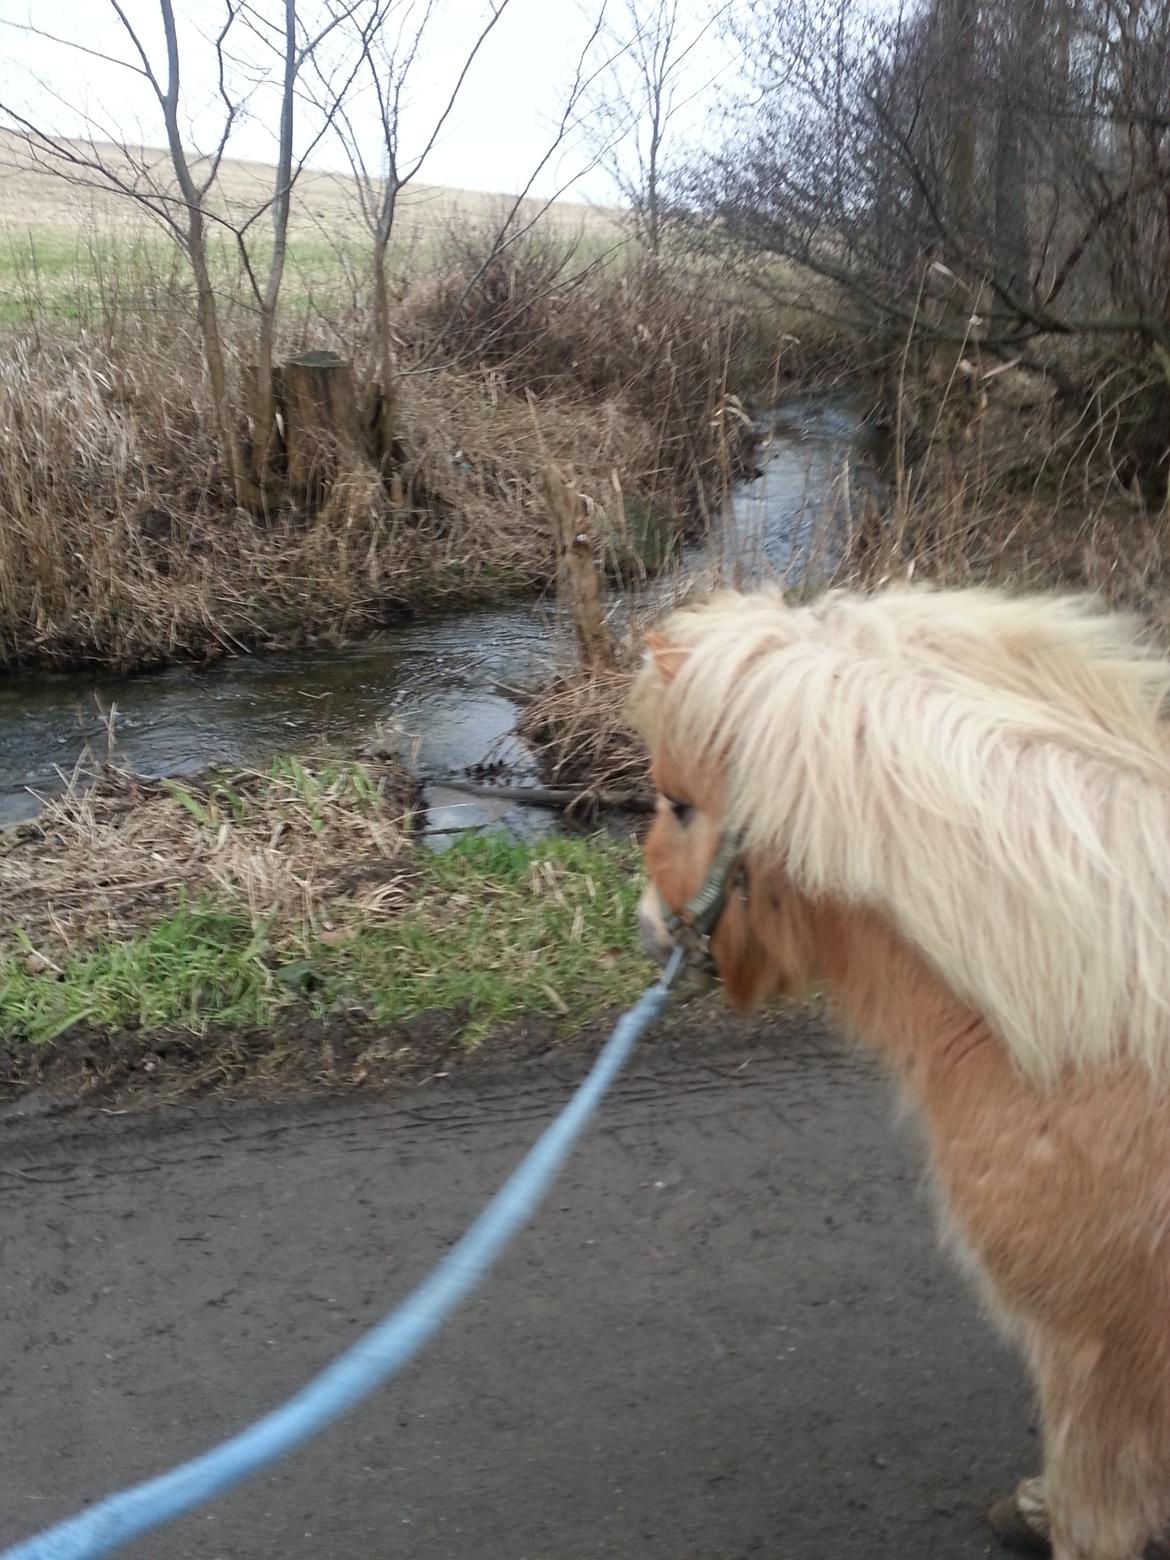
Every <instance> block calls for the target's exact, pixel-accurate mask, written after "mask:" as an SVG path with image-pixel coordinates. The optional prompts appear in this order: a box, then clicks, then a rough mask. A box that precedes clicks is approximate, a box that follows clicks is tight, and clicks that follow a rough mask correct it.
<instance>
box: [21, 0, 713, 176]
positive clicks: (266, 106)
mask: <svg viewBox="0 0 1170 1560" xmlns="http://www.w3.org/2000/svg"><path fill="white" fill-rule="evenodd" d="M401 3H402V6H403V10H404V13H405V11H406V10H408V9H409V5H410V0H401ZM587 3H588V0H509V5H508V7H507V10H506V12H505V14H504V16H503V18H502V20H501V21H500V22H499V23H498V25H497V27H496V28H495V30H494V31H493V33H492V35H491V37H490V39H489V41H488V43H487V44H486V45H485V47H484V49H483V51H482V52H481V53H480V55H479V56H478V57H477V59H476V62H475V65H474V66H473V68H472V71H471V74H470V75H469V77H468V79H467V81H466V83H465V85H464V88H463V91H462V93H461V94H460V98H459V102H458V106H457V108H456V110H455V112H454V113H453V114H452V116H451V118H450V120H449V121H448V123H447V126H446V129H445V131H444V134H443V136H442V139H441V141H440V142H439V144H438V145H437V146H436V147H435V149H434V151H433V153H432V154H431V156H430V158H429V159H428V162H427V164H426V167H425V170H424V172H423V173H422V174H421V175H420V178H422V179H423V180H424V181H425V182H426V183H428V184H446V185H454V186H462V187H465V188H470V189H478V190H488V191H507V192H511V191H515V190H517V189H519V188H520V187H521V186H522V185H523V184H524V183H526V182H527V180H528V178H529V177H530V174H531V172H532V168H533V166H534V163H535V162H536V160H537V159H538V157H539V156H540V154H541V153H542V152H543V150H544V149H545V148H546V147H547V146H548V144H549V139H550V127H551V126H552V125H553V124H554V123H555V122H556V121H558V120H559V119H560V116H561V113H562V109H563V104H564V101H565V94H566V89H567V86H568V83H569V82H570V81H571V80H572V77H573V74H574V71H575V68H576V65H577V61H578V59H579V57H580V55H581V51H582V48H583V47H584V45H585V43H586V41H587V39H588V37H589V34H590V31H591V19H590V16H589V14H587V12H586V9H585V7H586V5H587ZM608 4H609V6H610V9H611V12H612V13H613V15H614V16H615V17H617V16H620V14H621V10H622V7H623V5H624V0H608ZM255 5H256V9H257V10H258V11H261V12H264V13H266V14H267V15H269V16H274V15H276V14H277V13H279V12H280V11H281V10H282V7H281V6H280V5H278V4H277V3H275V0H255ZM122 6H123V9H124V11H125V13H126V15H127V17H128V18H129V19H130V21H131V22H132V24H133V25H134V26H135V28H136V29H138V30H139V32H140V35H141V37H142V38H143V40H144V42H145V44H146V46H147V48H148V51H149V52H150V53H151V55H152V56H153V57H154V58H156V59H158V60H159V62H160V65H161V64H162V63H163V61H164V56H163V54H162V47H161V27H160V24H159V9H158V0H122ZM176 8H177V10H178V11H179V12H180V14H181V16H182V21H183V51H182V54H183V72H184V83H183V100H184V105H185V109H186V114H187V123H188V126H189V129H188V135H189V138H190V140H191V141H192V143H193V144H195V145H196V146H198V147H199V149H207V148H208V147H209V146H210V145H213V144H214V140H215V135H216V131H217V128H218V125H219V124H220V122H221V117H220V114H219V112H218V105H217V101H216V73H215V64H214V59H215V56H214V52H213V50H212V49H211V48H210V46H209V44H208V42H207V39H208V38H209V37H210V36H212V35H213V34H214V32H215V30H216V28H217V27H218V25H219V24H220V22H221V21H222V17H223V15H224V0H176ZM421 8H422V6H421V0H416V13H415V14H418V11H420V10H421ZM684 8H689V16H688V20H687V29H688V32H693V31H694V29H695V28H696V27H701V26H702V24H703V22H704V21H705V20H706V19H707V18H708V17H709V15H710V13H711V9H712V7H711V5H710V4H707V5H704V4H703V3H702V0H684ZM316 9H317V7H316V4H315V3H314V0H306V3H305V4H304V5H303V7H302V14H303V15H305V17H306V18H308V19H309V20H311V19H312V16H313V14H314V13H315V12H316ZM484 16H485V0H439V4H438V6H437V8H436V19H435V20H433V21H432V24H431V27H430V29H429V30H428V34H427V37H426V41H425V44H424V47H423V50H422V52H421V53H420V56H419V58H418V60H417V62H416V67H415V70H414V72H413V75H412V90H411V93H410V102H409V107H408V112H407V118H406V124H407V130H408V134H407V137H406V139H407V142H408V145H411V146H413V147H421V144H422V141H423V139H425V136H426V135H427V134H428V133H429V130H430V127H431V125H432V124H433V121H434V116H435V113H436V105H438V104H441V103H442V102H444V101H445V100H446V98H447V97H448V96H449V94H450V91H451V87H452V84H453V83H454V81H455V79H456V77H457V75H458V73H459V70H460V68H461V67H462V65H463V63H464V60H465V58H466V54H467V50H468V47H469V44H470V42H471V40H472V39H474V37H475V36H476V34H477V32H478V31H479V28H480V26H481V24H482V20H483V18H484ZM0 22H4V23H7V24H13V25H8V26H5V27H4V28H3V29H2V30H0V93H2V95H3V99H4V101H6V102H7V103H9V104H13V105H15V106H20V107H26V108H27V110H28V111H29V113H30V114H31V115H32V117H34V119H35V120H36V122H37V123H38V124H45V125H47V126H48V128H50V129H51V130H52V131H53V132H54V133H57V134H62V135H70V134H83V133H85V130H86V126H87V122H88V123H89V124H91V125H94V126H96V127H97V131H96V132H95V133H98V134H99V135H100V134H101V133H102V131H103V129H104V130H108V131H109V132H110V134H111V135H115V134H117V135H119V136H121V138H122V139H124V140H126V141H132V142H136V143H139V144H143V145H148V146H157V145H161V144H162V141H163V133H162V125H161V120H160V116H159V111H158V108H157V105H156V104H154V102H153V101H152V98H151V95H150V92H149V89H148V88H147V87H146V85H145V83H143V82H142V80H141V78H140V77H138V76H136V75H134V74H133V73H131V72H129V71H127V70H125V69H120V68H119V67H118V65H117V64H115V63H113V62H112V61H107V60H102V59H98V58H95V57H94V54H82V53H80V52H78V51H77V50H76V49H71V48H69V47H67V46H66V44H65V43H54V42H51V41H49V40H48V39H46V38H43V37H38V36H35V35H34V34H31V33H29V32H27V31H25V30H24V25H25V24H28V23H30V22H33V23H35V24H36V25H38V26H40V27H43V28H46V29H48V30H50V31H52V32H54V33H57V34H60V35H61V37H62V38H63V39H68V40H70V41H71V42H73V43H77V44H82V45H84V46H85V47H86V48H88V49H90V50H93V51H95V52H96V53H98V54H105V55H108V56H112V57H116V58H118V59H128V58H132V57H133V56H132V48H131V47H129V46H128V41H127V38H126V34H125V33H124V32H123V30H122V28H121V26H120V24H119V22H118V19H117V16H116V15H115V13H114V11H113V8H112V6H111V5H110V4H109V0H54V3H53V4H46V3H44V0H37V3H34V0H0ZM239 36H240V40H241V41H240V44H239V45H238V48H239V50H240V55H241V57H242V58H243V60H244V63H245V64H246V66H247V67H248V68H249V69H250V70H251V71H252V72H253V73H255V72H256V71H257V70H261V71H265V70H271V69H273V68H274V66H275V61H274V60H273V58H272V57H271V56H269V55H267V54H266V51H265V50H264V49H263V48H262V47H261V46H260V45H258V44H256V43H255V42H254V41H252V42H247V43H245V41H244V34H243V32H242V31H240V33H239ZM594 59H595V60H599V59H600V55H599V54H595V55H594ZM733 71H734V61H732V60H729V57H728V56H727V54H726V53H725V52H724V51H723V50H722V48H721V45H720V44H719V41H718V37H717V34H716V33H715V32H714V31H712V32H710V33H709V34H708V35H707V36H706V37H705V38H704V40H703V45H702V47H701V48H700V49H697V50H695V51H694V53H693V55H692V56H691V59H690V61H689V63H688V75H687V77H686V80H685V82H684V83H683V92H682V95H683V96H686V95H687V94H688V93H690V92H693V91H694V90H695V89H696V88H698V87H701V86H704V85H705V84H706V83H707V82H708V81H710V79H711V78H712V76H714V75H716V74H719V75H721V76H722V77H723V79H727V78H728V77H729V76H730V75H731V74H732V72H733ZM241 79H242V78H241ZM354 113H355V123H356V124H357V125H358V126H359V127H360V129H361V131H362V133H363V135H364V136H365V138H366V145H367V148H368V150H369V153H370V155H371V156H372V159H373V164H374V166H377V161H378V158H377V151H376V145H377V143H376V139H375V135H374V127H373V124H372V120H371V109H370V105H369V103H368V100H367V101H366V102H365V103H363V102H362V100H360V99H359V100H358V101H357V103H356V105H355V111H354ZM273 121H274V98H273V95H272V93H271V91H270V90H268V89H266V88H265V87H264V86H263V85H260V86H259V87H257V88H256V89H255V91H254V94H253V96H252V98H251V101H250V109H249V114H248V116H247V118H246V119H245V120H244V122H243V123H242V124H241V125H240V126H239V128H238V129H237V130H236V132H235V133H234V135H233V137H232V141H231V152H232V155H234V156H236V157H242V158H249V159H255V160H257V161H262V162H269V161H271V160H272V157H273V151H274V141H273V134H272V128H273ZM700 121H701V112H700V107H699V101H698V100H696V101H695V102H694V103H692V104H691V105H690V106H689V107H688V108H687V109H686V110H685V111H684V113H683V114H680V116H679V126H680V129H681V130H682V131H683V133H685V134H690V133H694V132H695V131H696V130H697V128H698V125H699V123H700ZM301 125H302V131H303V134H304V135H307V134H308V133H309V132H310V130H311V128H312V115H311V112H310V111H309V110H308V109H305V110H304V111H303V112H302V116H301ZM311 162H312V165H314V166H317V167H323V168H344V166H345V162H344V154H343V153H342V151H341V148H340V147H339V145H338V144H337V142H336V140H334V139H332V138H327V139H326V140H325V141H323V142H322V143H321V145H320V146H319V148H318V149H317V151H316V152H315V153H314V155H313V157H312V159H311ZM588 163H589V155H588V152H587V150H586V146H585V144H584V139H583V137H582V136H581V135H576V136H574V137H573V138H572V139H571V140H570V142H569V143H568V144H567V145H566V146H565V148H564V149H563V151H562V154H561V155H560V156H559V157H558V158H557V159H555V161H554V162H553V163H551V164H550V165H549V167H548V168H547V169H546V170H545V171H544V173H543V174H542V176H541V177H540V179H539V181H538V183H537V185H536V187H535V193H538V194H542V195H548V194H552V193H554V192H555V191H556V190H557V189H558V188H559V187H560V186H562V185H563V184H565V183H566V182H567V181H569V180H570V179H572V178H573V176H574V175H577V174H579V173H581V170H583V169H585V168H587V166H588ZM572 194H573V195H575V196H576V197H577V198H584V199H592V200H606V199H607V198H609V197H610V196H611V195H612V187H611V185H610V183H609V181H608V179H607V178H606V177H605V176H604V175H603V174H601V173H600V172H599V171H597V170H594V171H592V172H589V173H586V174H585V175H584V176H583V177H581V178H578V179H577V180H576V182H575V183H574V185H573V189H572Z"/></svg>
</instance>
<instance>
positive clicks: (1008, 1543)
mask: <svg viewBox="0 0 1170 1560" xmlns="http://www.w3.org/2000/svg"><path fill="white" fill-rule="evenodd" d="M987 1521H988V1524H989V1526H990V1528H991V1531H992V1532H993V1533H994V1534H995V1536H996V1538H998V1539H999V1541H1000V1543H1001V1544H1002V1545H1003V1546H1004V1548H1005V1549H1014V1550H1015V1551H1016V1553H1017V1554H1021V1555H1050V1554H1051V1553H1052V1545H1051V1544H1050V1543H1049V1541H1048V1537H1047V1535H1046V1534H1044V1533H1041V1532H1039V1531H1038V1530H1037V1529H1036V1528H1034V1527H1033V1526H1032V1525H1031V1523H1030V1522H1029V1521H1028V1519H1027V1518H1026V1517H1025V1516H1024V1514H1023V1512H1022V1511H1021V1510H1020V1507H1019V1502H1018V1501H1017V1499H1016V1495H1015V1493H1014V1492H1013V1493H1012V1494H1011V1495H1005V1496H1004V1497H1003V1499H1002V1500H997V1501H996V1503H995V1505H994V1506H992V1507H991V1509H990V1511H989V1512H988V1513H987Z"/></svg>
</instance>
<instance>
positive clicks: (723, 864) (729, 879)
mask: <svg viewBox="0 0 1170 1560" xmlns="http://www.w3.org/2000/svg"><path fill="white" fill-rule="evenodd" d="M742 846H743V836H742V835H741V834H740V832H739V831H738V830H728V831H727V832H726V833H725V834H724V835H723V837H722V839H721V840H720V842H719V849H718V850H717V851H716V852H715V859H714V861H713V862H712V863H711V866H710V869H709V871H708V873H707V876H706V877H705V878H704V879H703V881H702V883H701V884H700V885H699V887H698V889H697V890H696V892H695V894H694V895H693V896H692V897H691V898H690V899H688V900H687V902H686V904H685V905H684V906H683V908H682V909H681V910H677V911H676V910H671V909H670V908H669V907H668V905H667V904H666V902H665V900H663V898H662V895H661V894H659V896H658V900H659V903H660V904H661V906H662V919H663V923H664V925H665V927H666V930H667V933H668V935H669V937H670V940H671V941H672V942H674V943H677V944H678V945H679V947H681V948H682V949H683V951H684V953H685V954H686V956H687V959H688V961H689V962H691V963H693V964H696V965H698V966H699V968H701V969H706V970H713V969H714V967H715V966H714V961H713V959H712V958H711V937H712V934H713V933H714V931H715V928H716V926H717V925H718V924H719V917H720V916H721V915H722V914H723V911H724V910H725V909H726V907H727V899H728V895H729V894H730V892H731V890H732V888H733V887H734V885H735V883H736V882H737V881H739V880H740V879H741V878H742V877H743V875H744V874H743V865H742V862H741V860H740V851H741V849H742Z"/></svg>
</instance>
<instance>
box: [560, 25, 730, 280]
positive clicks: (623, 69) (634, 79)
mask: <svg viewBox="0 0 1170 1560" xmlns="http://www.w3.org/2000/svg"><path fill="white" fill-rule="evenodd" d="M730 10H731V3H730V0H728V3H724V4H722V5H716V6H714V7H713V8H712V9H711V10H710V11H709V12H708V13H707V14H706V16H705V17H704V19H703V20H701V21H696V20H694V19H693V18H692V19H690V21H689V22H688V15H687V11H686V9H685V8H684V6H683V5H682V4H681V0H622V3H621V5H620V6H619V13H618V15H617V16H616V17H612V16H611V17H610V18H609V19H608V21H607V24H606V37H607V40H608V42H609V46H610V54H611V58H612V64H611V66H610V68H609V69H608V70H607V71H606V72H605V74H604V76H603V77H601V78H600V80H599V82H598V84H597V87H596V89H595V90H594V91H593V92H592V93H591V94H590V103H589V107H590V109H591V111H592V115H593V139H594V145H595V147H596V148H597V152H598V156H599V160H600V161H602V162H603V163H604V165H605V167H606V168H607V169H608V171H609V173H610V176H611V177H612V179H613V181H614V184H615V185H616V187H617V189H618V192H619V194H620V195H621V197H622V199H623V200H624V201H625V203H626V205H627V207H628V208H629V211H630V214H631V217H632V220H633V224H634V232H635V234H636V236H637V237H638V239H639V240H640V241H641V242H642V243H644V244H645V246H646V248H647V249H648V250H649V251H650V253H651V254H653V255H657V254H658V252H659V250H660V248H661V246H662V232H663V219H664V205H665V177H664V176H665V171H666V157H667V150H668V147H669V144H670V137H671V132H672V130H673V129H674V128H675V124H676V121H677V119H678V116H679V115H680V113H681V112H682V110H683V109H685V108H686V107H687V106H688V105H690V104H691V103H693V101H694V100H695V99H696V98H697V97H699V96H700V95H701V94H703V93H704V92H706V91H707V90H708V89H709V88H710V87H712V86H713V84H714V82H715V81H716V79H717V78H718V75H719V74H720V72H719V71H718V70H715V71H712V70H710V69H708V68H706V67H705V66H704V65H703V63H702V62H701V60H700V59H699V56H700V53H701V49H702V45H703V44H704V43H708V44H709V43H710V42H711V41H713V39H715V38H716V37H717V36H718V28H719V25H720V23H721V21H722V20H723V19H724V17H725V16H726V15H727V14H728V12H729V11H730Z"/></svg>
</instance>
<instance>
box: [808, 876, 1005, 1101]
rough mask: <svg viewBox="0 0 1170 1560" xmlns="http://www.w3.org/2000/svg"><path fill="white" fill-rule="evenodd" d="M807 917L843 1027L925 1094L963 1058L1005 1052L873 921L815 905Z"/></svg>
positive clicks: (865, 914) (868, 914)
mask: <svg viewBox="0 0 1170 1560" xmlns="http://www.w3.org/2000/svg"><path fill="white" fill-rule="evenodd" d="M812 914H813V916H814V918H815V921H816V923H817V924H816V936H817V942H818V945H819V948H820V951H821V955H822V959H821V968H822V972H823V975H824V980H825V984H826V986H827V987H828V990H829V994H830V996H831V997H832V999H833V1002H834V1004H835V1006H836V1007H837V1009H838V1011H839V1012H840V1014H841V1017H842V1018H843V1019H844V1021H845V1023H846V1025H847V1026H848V1027H849V1029H850V1030H852V1031H853V1033H854V1034H856V1035H857V1036H858V1038H859V1039H861V1040H864V1041H866V1042H867V1043H869V1044H870V1045H872V1046H874V1047H875V1048H877V1049H878V1050H880V1051H881V1052H882V1053H883V1055H884V1056H885V1057H886V1058H887V1060H888V1061H889V1062H890V1063H892V1064H893V1066H894V1068H895V1069H896V1070H897V1071H898V1072H899V1073H900V1074H901V1075H902V1076H903V1077H904V1078H906V1079H907V1081H909V1082H911V1083H916V1084H918V1085H919V1086H920V1087H922V1088H925V1089H927V1090H929V1089H930V1087H931V1084H932V1083H936V1082H940V1081H942V1079H943V1077H944V1076H945V1075H946V1074H949V1073H950V1072H951V1070H952V1069H953V1068H954V1067H955V1066H957V1065H959V1064H960V1063H961V1062H962V1061H963V1060H965V1059H966V1058H967V1057H969V1056H972V1055H974V1054H975V1053H976V1052H978V1053H979V1055H980V1058H981V1060H982V1061H983V1062H984V1063H986V1062H989V1061H991V1060H992V1058H993V1057H994V1058H995V1059H996V1061H997V1063H1004V1064H1006V1062H1007V1054H1006V1052H1005V1051H1004V1049H1003V1047H1002V1045H1001V1044H1000V1043H999V1042H998V1040H996V1039H995V1038H994V1036H993V1035H992V1032H991V1030H990V1028H989V1026H988V1025H987V1023H986V1022H985V1021H984V1020H983V1019H982V1018H980V1017H979V1016H978V1015H977V1014H976V1013H975V1012H973V1011H972V1009H971V1008H970V1007H968V1006H967V1004H966V1003H965V1002H963V1001H962V1000H961V999H960V998H959V997H957V996H956V995H955V994H954V993H953V992H952V991H950V990H949V989H948V987H947V986H946V985H945V984H944V983H943V982H942V981H941V980H940V979H939V978H938V976H937V975H935V973H934V972H933V971H932V970H931V969H930V968H929V966H928V965H927V964H926V962H925V961H924V960H923V959H922V958H921V956H920V955H919V954H917V953H916V952H915V951H914V949H912V948H911V947H910V946H909V945H908V944H907V943H906V942H904V941H903V940H902V938H901V937H899V936H898V934H897V933H896V932H895V931H894V930H893V928H892V927H891V926H889V924H888V923H887V922H886V921H884V920H883V919H882V918H881V917H880V916H878V915H877V914H875V913H874V912H872V911H868V910H852V909H847V908H844V907H841V906H837V905H825V904H822V905H820V906H818V907H816V908H815V909H814V910H813V911H812Z"/></svg>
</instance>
